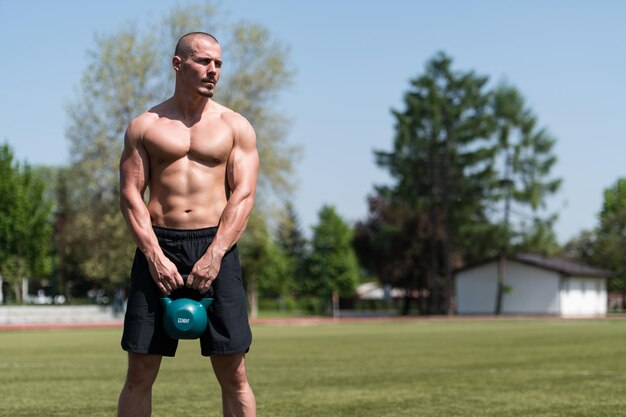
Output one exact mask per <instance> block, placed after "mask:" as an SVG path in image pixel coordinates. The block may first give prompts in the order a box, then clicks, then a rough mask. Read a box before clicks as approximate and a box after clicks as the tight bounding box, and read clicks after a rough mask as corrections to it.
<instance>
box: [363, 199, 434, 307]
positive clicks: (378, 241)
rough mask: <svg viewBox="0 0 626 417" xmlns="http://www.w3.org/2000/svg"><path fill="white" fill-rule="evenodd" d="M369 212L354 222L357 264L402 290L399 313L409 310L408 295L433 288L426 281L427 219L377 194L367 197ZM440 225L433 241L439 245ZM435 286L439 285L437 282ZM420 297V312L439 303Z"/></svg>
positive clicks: (427, 275) (382, 280)
mask: <svg viewBox="0 0 626 417" xmlns="http://www.w3.org/2000/svg"><path fill="white" fill-rule="evenodd" d="M368 202H369V215H368V218H367V219H366V220H364V221H360V222H357V224H356V226H355V232H354V239H353V244H354V249H355V252H356V254H357V256H358V259H359V261H360V265H361V266H362V267H363V268H364V269H365V270H366V271H368V272H369V273H370V274H372V275H373V276H376V277H378V279H379V281H380V282H382V283H383V284H390V285H394V286H396V287H403V288H404V289H405V303H404V307H403V309H402V314H403V315H407V314H409V312H410V301H411V300H412V297H411V294H413V293H414V292H415V290H417V291H418V293H419V294H426V293H428V290H429V289H430V288H432V287H433V285H432V283H429V282H428V278H429V274H428V273H429V267H430V265H429V260H430V254H429V251H430V236H429V227H430V224H429V219H428V215H427V214H426V213H424V212H420V211H417V210H411V209H409V208H407V207H406V206H404V207H403V206H398V205H394V204H393V202H390V201H388V200H386V199H384V198H382V197H380V196H378V197H370V198H369V200H368ZM442 236H443V233H442V232H441V227H438V228H437V231H436V233H435V240H436V241H437V244H438V248H440V247H441V245H442ZM435 285H440V283H436V284H435ZM421 301H423V299H420V303H419V304H418V306H417V307H418V309H419V311H420V312H421V313H427V312H429V311H430V312H434V308H435V305H436V304H438V303H437V302H436V301H435V300H434V299H433V298H432V297H429V301H430V306H426V305H425V304H424V303H423V302H421Z"/></svg>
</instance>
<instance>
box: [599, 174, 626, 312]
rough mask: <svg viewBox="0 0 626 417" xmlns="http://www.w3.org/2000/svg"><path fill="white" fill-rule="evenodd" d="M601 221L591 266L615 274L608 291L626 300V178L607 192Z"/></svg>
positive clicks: (605, 192)
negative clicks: (625, 250)
mask: <svg viewBox="0 0 626 417" xmlns="http://www.w3.org/2000/svg"><path fill="white" fill-rule="evenodd" d="M599 219H600V224H599V226H598V227H597V230H596V241H595V245H594V251H593V255H592V257H591V258H592V259H591V262H592V263H593V264H594V265H597V266H600V267H602V268H606V269H609V270H610V271H611V272H613V274H614V275H613V277H612V279H611V280H609V285H608V290H609V291H614V292H620V293H621V294H622V295H623V299H624V300H626V260H625V259H624V247H626V178H619V179H618V180H617V181H616V182H615V183H614V184H613V185H612V186H610V187H608V188H606V189H605V190H604V202H603V204H602V210H601V212H600V216H599ZM622 307H624V305H623V306H622Z"/></svg>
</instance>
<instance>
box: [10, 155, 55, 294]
mask: <svg viewBox="0 0 626 417" xmlns="http://www.w3.org/2000/svg"><path fill="white" fill-rule="evenodd" d="M0 194H1V195H2V198H1V199H0V277H2V279H6V280H7V281H8V283H9V284H12V285H13V286H14V289H15V290H14V291H15V294H16V298H17V300H18V301H21V299H22V296H25V295H26V294H22V293H21V286H20V283H21V280H23V279H25V278H28V277H31V276H33V275H34V276H43V275H45V274H47V273H48V272H49V271H50V265H51V264H50V261H51V258H50V241H51V232H52V230H51V225H50V220H51V216H50V214H51V203H50V201H49V200H46V198H45V183H44V181H43V180H42V179H41V178H39V177H37V176H36V175H34V173H33V170H32V168H31V167H30V165H28V164H27V163H23V164H20V163H18V162H16V161H14V156H13V151H12V150H11V148H10V147H9V145H8V144H6V143H5V144H4V145H2V146H1V147H0Z"/></svg>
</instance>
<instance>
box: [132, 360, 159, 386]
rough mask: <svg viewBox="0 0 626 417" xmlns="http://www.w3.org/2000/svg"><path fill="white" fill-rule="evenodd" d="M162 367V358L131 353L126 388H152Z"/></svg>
mask: <svg viewBox="0 0 626 417" xmlns="http://www.w3.org/2000/svg"><path fill="white" fill-rule="evenodd" d="M160 366H161V356H158V355H146V354H140V353H129V354H128V374H127V375H126V386H127V387H129V388H150V387H152V385H153V384H154V381H155V380H156V377H157V374H158V373H159V367H160Z"/></svg>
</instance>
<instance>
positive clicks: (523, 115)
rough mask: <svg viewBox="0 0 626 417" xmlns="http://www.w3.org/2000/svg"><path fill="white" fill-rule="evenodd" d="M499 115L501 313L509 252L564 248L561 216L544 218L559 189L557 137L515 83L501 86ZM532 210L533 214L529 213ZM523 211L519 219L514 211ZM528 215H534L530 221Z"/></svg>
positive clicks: (497, 98) (496, 94)
mask: <svg viewBox="0 0 626 417" xmlns="http://www.w3.org/2000/svg"><path fill="white" fill-rule="evenodd" d="M492 97H493V115H494V120H495V137H496V139H497V154H496V162H497V163H499V164H497V165H499V167H501V168H500V171H499V172H498V173H497V183H496V184H497V185H498V186H496V187H493V190H494V200H495V201H496V202H499V203H502V205H503V209H502V212H503V215H502V221H501V226H500V229H501V230H500V244H499V263H498V290H497V291H496V309H495V313H496V314H500V311H501V306H502V298H503V294H504V275H505V269H506V255H507V254H508V253H509V252H510V251H511V247H513V248H514V249H513V250H514V251H515V250H521V249H531V250H532V251H533V252H544V253H546V252H550V251H555V250H556V249H557V248H558V244H557V242H556V236H555V234H554V232H553V227H552V226H553V224H554V222H555V221H556V216H555V215H551V216H547V218H544V217H541V216H539V210H540V209H544V208H545V202H546V198H547V197H548V196H550V195H552V194H554V193H556V192H557V191H558V189H559V187H560V185H561V180H560V179H554V178H550V177H549V176H550V172H551V170H552V168H553V167H554V164H555V163H556V156H554V154H553V152H552V149H553V147H554V144H555V139H554V138H553V137H552V136H550V135H549V134H548V133H547V131H546V129H544V128H540V127H538V126H537V118H536V116H535V115H534V114H533V113H532V111H531V110H530V109H528V108H527V107H526V104H525V102H524V98H523V97H522V95H521V94H520V93H519V91H517V89H515V88H514V87H512V86H508V85H500V86H499V87H497V88H496V90H495V92H494V93H493V96H492ZM527 209H530V213H528V214H526V213H525V212H527V211H528V210H527ZM512 213H516V214H518V215H522V216H523V218H522V221H519V222H516V223H513V222H512V221H511V214H512ZM527 218H530V225H529V224H528V223H529V222H528V220H527Z"/></svg>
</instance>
